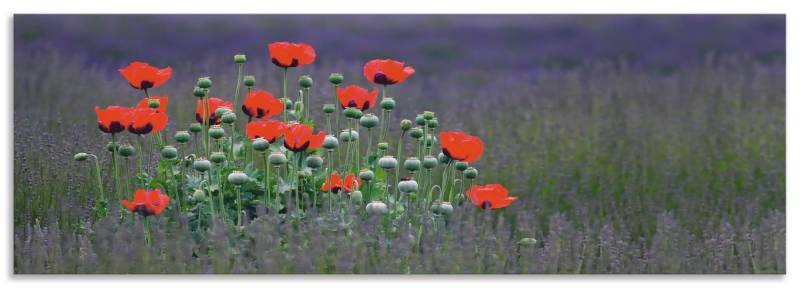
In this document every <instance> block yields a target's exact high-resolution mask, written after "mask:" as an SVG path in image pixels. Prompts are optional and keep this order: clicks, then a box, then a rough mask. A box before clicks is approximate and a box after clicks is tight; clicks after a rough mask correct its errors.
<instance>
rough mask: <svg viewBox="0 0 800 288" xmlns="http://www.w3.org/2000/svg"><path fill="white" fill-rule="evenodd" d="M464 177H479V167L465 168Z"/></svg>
mask: <svg viewBox="0 0 800 288" xmlns="http://www.w3.org/2000/svg"><path fill="white" fill-rule="evenodd" d="M464 177H467V179H475V178H478V169H475V168H474V167H469V168H467V170H464Z"/></svg>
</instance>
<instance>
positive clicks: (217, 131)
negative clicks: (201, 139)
mask: <svg viewBox="0 0 800 288" xmlns="http://www.w3.org/2000/svg"><path fill="white" fill-rule="evenodd" d="M208 136H211V138H214V139H219V138H222V136H225V129H223V128H222V126H219V125H211V128H208Z"/></svg>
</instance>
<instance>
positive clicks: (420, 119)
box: [414, 114, 425, 126]
mask: <svg viewBox="0 0 800 288" xmlns="http://www.w3.org/2000/svg"><path fill="white" fill-rule="evenodd" d="M414 123H417V125H419V126H425V117H424V116H422V114H419V115H417V118H414Z"/></svg>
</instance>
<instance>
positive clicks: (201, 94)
mask: <svg viewBox="0 0 800 288" xmlns="http://www.w3.org/2000/svg"><path fill="white" fill-rule="evenodd" d="M192 93H194V97H200V98H203V97H206V89H203V88H200V87H194V92H192Z"/></svg>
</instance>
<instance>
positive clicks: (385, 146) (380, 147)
mask: <svg viewBox="0 0 800 288" xmlns="http://www.w3.org/2000/svg"><path fill="white" fill-rule="evenodd" d="M386 149H389V143H386V142H381V143H378V150H380V151H386Z"/></svg>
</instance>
